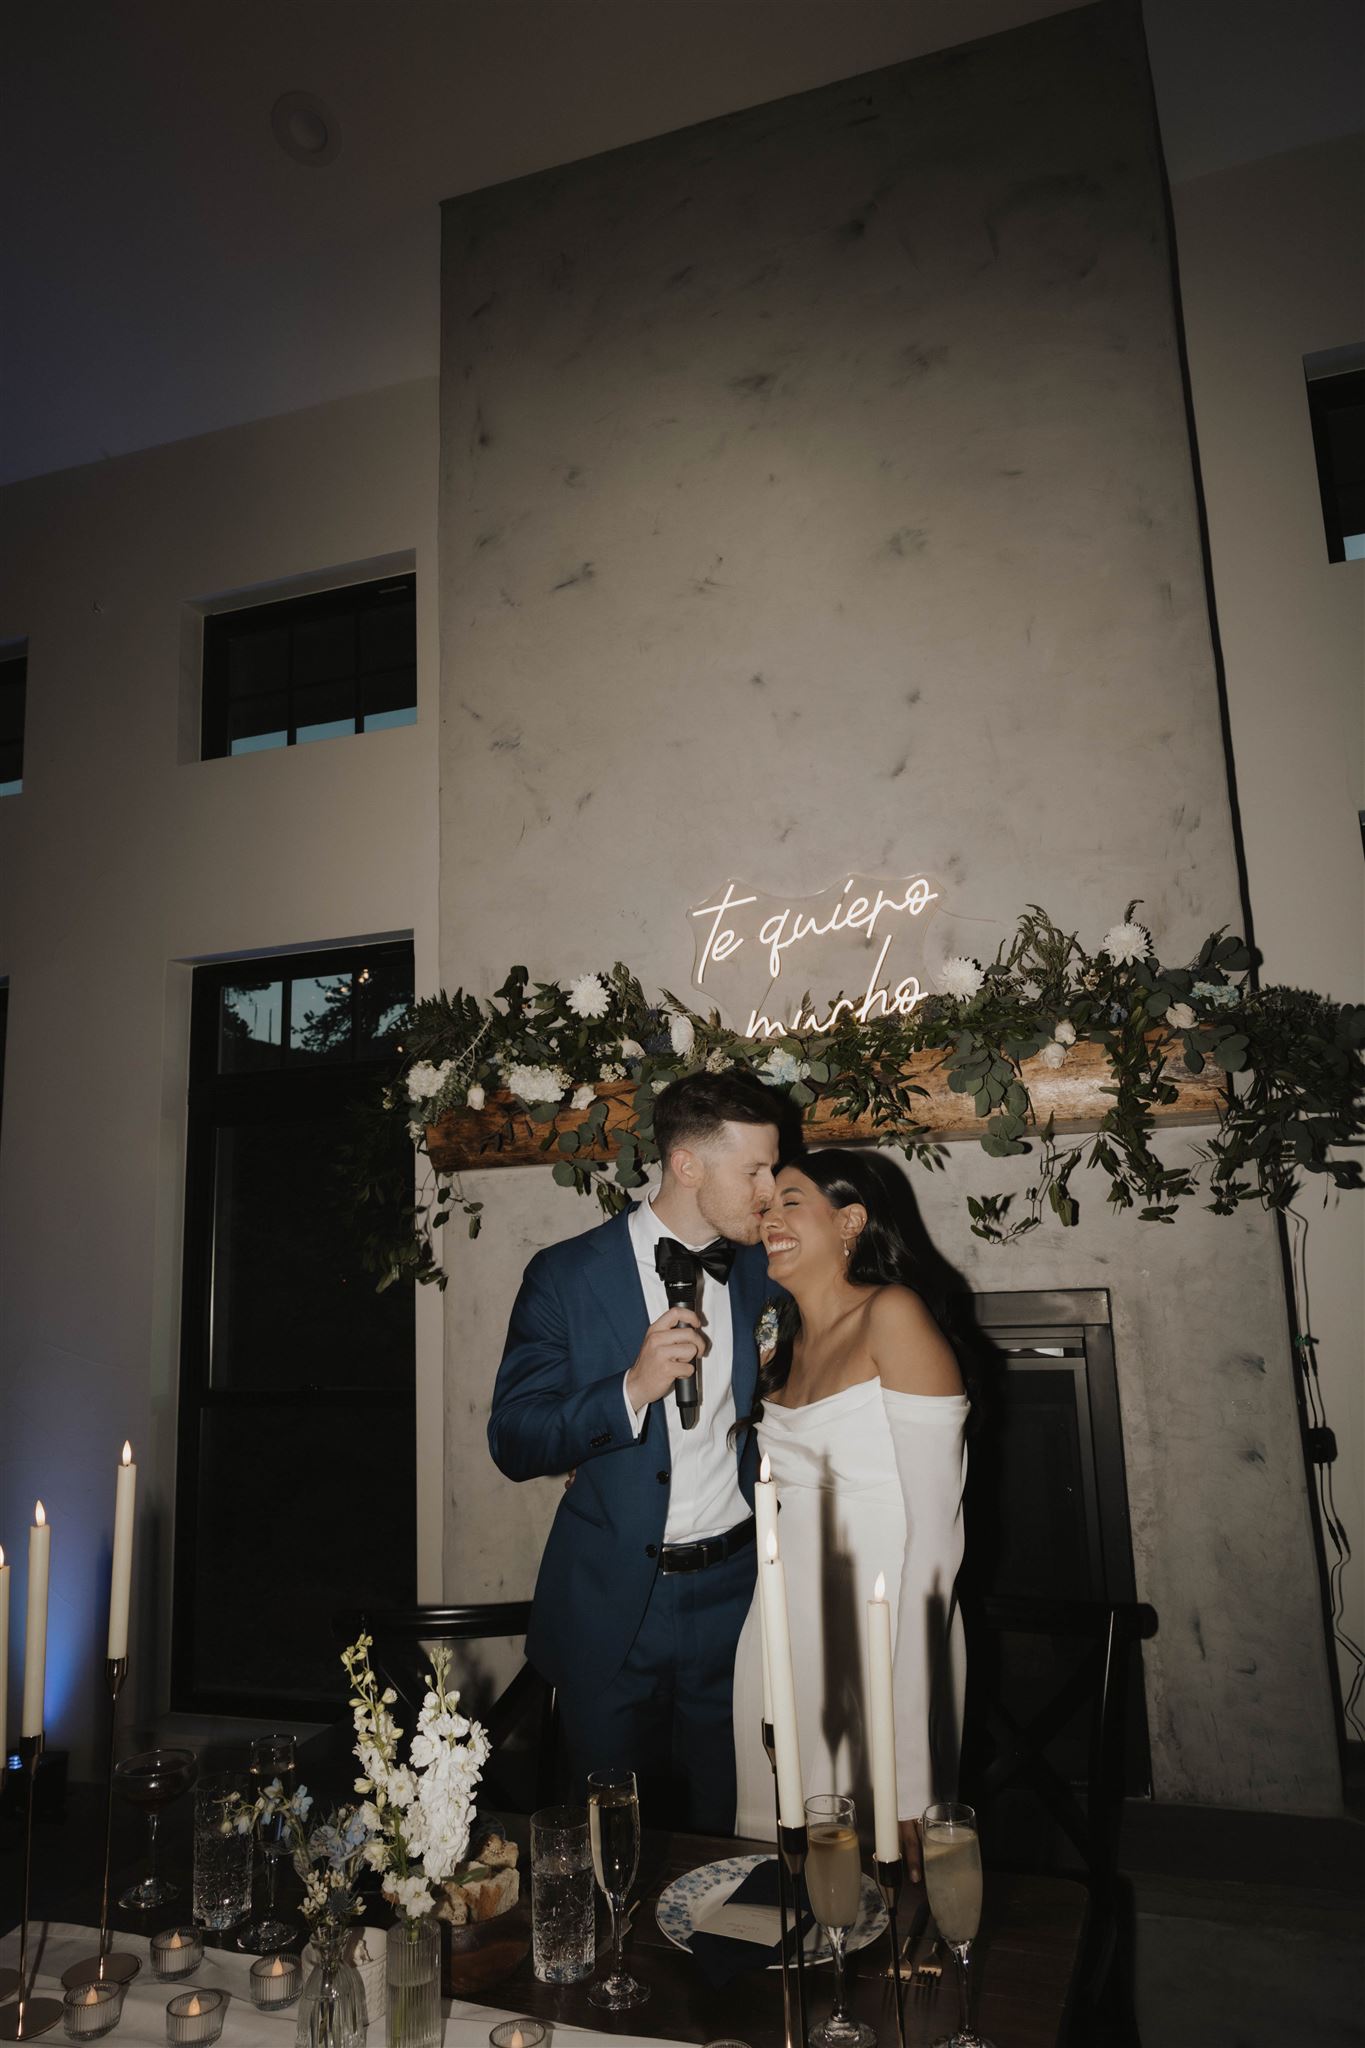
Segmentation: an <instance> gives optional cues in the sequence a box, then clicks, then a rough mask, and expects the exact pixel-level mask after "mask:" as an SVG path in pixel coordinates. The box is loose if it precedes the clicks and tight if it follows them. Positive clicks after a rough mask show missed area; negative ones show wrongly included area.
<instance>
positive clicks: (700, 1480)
mask: <svg viewBox="0 0 1365 2048" xmlns="http://www.w3.org/2000/svg"><path fill="white" fill-rule="evenodd" d="M672 1236H673V1232H672V1231H671V1230H666V1229H665V1228H664V1226H663V1224H662V1223H661V1222H660V1221H659V1219H658V1217H657V1216H656V1215H655V1213H654V1204H653V1203H652V1202H638V1203H637V1204H636V1206H635V1207H634V1208H633V1209H632V1210H631V1212H630V1241H631V1244H632V1246H633V1247H634V1251H635V1263H636V1265H637V1266H638V1267H639V1269H640V1285H641V1287H642V1288H643V1289H644V1296H645V1313H646V1315H647V1316H648V1318H649V1320H650V1322H651V1323H652V1322H656V1321H657V1320H658V1318H659V1317H660V1316H661V1315H662V1314H663V1312H664V1310H665V1309H666V1308H667V1307H668V1295H667V1293H666V1292H665V1289H664V1283H663V1281H662V1280H661V1279H660V1278H659V1274H658V1271H657V1269H656V1267H655V1264H654V1247H655V1246H656V1245H657V1244H658V1243H659V1242H660V1240H661V1239H662V1238H665V1237H672ZM707 1242H708V1243H710V1242H711V1240H710V1239H709V1238H708V1239H707ZM688 1249H689V1251H700V1250H701V1249H702V1247H701V1246H700V1245H689V1247H688ZM697 1312H698V1314H699V1315H700V1317H701V1320H702V1328H703V1330H704V1332H705V1335H706V1339H707V1350H706V1355H705V1357H703V1358H700V1359H698V1361H697V1377H698V1381H699V1383H700V1386H701V1418H700V1420H699V1421H698V1423H697V1426H696V1428H695V1429H684V1428H683V1426H682V1421H681V1419H680V1417H679V1415H678V1404H677V1402H676V1401H675V1400H674V1399H673V1391H672V1389H671V1388H670V1389H669V1391H668V1393H667V1394H665V1395H664V1397H663V1399H662V1401H661V1402H660V1403H659V1404H658V1405H659V1406H660V1407H661V1408H662V1409H663V1411H664V1415H665V1417H666V1418H667V1424H668V1442H669V1447H670V1450H671V1451H672V1462H673V1481H672V1485H671V1486H670V1488H669V1494H668V1518H667V1520H666V1521H665V1523H664V1542H665V1543H695V1542H697V1541H699V1540H700V1538H701V1537H703V1536H720V1535H723V1534H724V1532H725V1531H726V1530H727V1529H733V1528H734V1527H735V1524H736V1523H737V1522H743V1521H745V1520H746V1519H747V1518H748V1516H749V1514H750V1513H751V1512H752V1510H751V1509H750V1507H749V1504H748V1502H747V1501H746V1500H745V1498H744V1495H743V1494H742V1493H741V1492H740V1487H739V1462H738V1459H737V1458H736V1455H735V1446H734V1444H733V1442H732V1441H731V1440H730V1431H731V1430H732V1429H733V1427H734V1424H735V1392H734V1388H733V1386H732V1385H731V1368H732V1366H733V1364H734V1350H735V1346H734V1331H733V1329H732V1326H731V1320H730V1289H729V1286H728V1285H722V1283H721V1282H720V1281H719V1280H717V1279H716V1277H715V1275H714V1274H712V1273H702V1274H701V1276H700V1281H699V1285H698V1288H697ZM627 1377H629V1375H627ZM622 1385H623V1398H624V1400H625V1404H626V1413H627V1415H628V1416H629V1417H630V1426H631V1430H632V1432H633V1434H634V1435H635V1436H636V1437H638V1436H639V1434H640V1431H641V1430H642V1429H643V1427H644V1421H645V1409H644V1408H642V1409H641V1410H640V1412H639V1414H638V1415H637V1414H636V1412H635V1410H634V1409H633V1408H632V1407H631V1405H630V1396H629V1394H626V1393H625V1392H624V1382H623V1383H622ZM647 1406H648V1403H646V1407H647ZM656 1427H657V1424H656Z"/></svg>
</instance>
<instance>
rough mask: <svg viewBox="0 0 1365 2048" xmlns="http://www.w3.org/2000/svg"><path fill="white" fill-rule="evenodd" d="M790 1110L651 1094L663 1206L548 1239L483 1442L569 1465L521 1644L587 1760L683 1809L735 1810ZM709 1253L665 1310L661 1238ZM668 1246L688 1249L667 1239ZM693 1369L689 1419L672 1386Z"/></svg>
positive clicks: (499, 1453)
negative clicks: (760, 1418) (763, 1385)
mask: <svg viewBox="0 0 1365 2048" xmlns="http://www.w3.org/2000/svg"><path fill="white" fill-rule="evenodd" d="M784 1108H785V1106H784V1105H783V1104H782V1101H781V1098H780V1097H778V1096H775V1095H773V1094H771V1093H770V1092H769V1091H768V1090H767V1089H766V1088H763V1087H762V1086H761V1085H760V1084H759V1083H758V1082H757V1081H754V1080H752V1079H751V1078H750V1077H749V1076H747V1075H742V1074H735V1073H725V1074H690V1075H688V1076H686V1077H685V1078H684V1079H683V1080H681V1081H675V1082H673V1083H672V1084H671V1085H670V1086H669V1087H668V1088H666V1089H665V1090H664V1091H663V1093H662V1094H661V1095H660V1096H659V1099H658V1101H657V1102H656V1103H655V1105H654V1134H655V1137H656V1139H657V1141H658V1146H659V1153H660V1157H661V1160H662V1166H663V1173H662V1179H661V1181H660V1185H659V1189H658V1192H657V1194H656V1195H655V1197H654V1199H653V1201H652V1202H649V1201H645V1202H641V1203H639V1204H637V1205H636V1206H634V1207H633V1208H631V1209H630V1210H629V1211H628V1212H627V1213H626V1214H624V1215H621V1216H616V1217H613V1218H612V1220H611V1221H610V1222H609V1223H604V1224H602V1225H601V1226H600V1227H599V1228H598V1229H596V1230H590V1231H588V1232H586V1233H585V1234H584V1235H583V1236H581V1237H578V1238H571V1239H569V1240H568V1241H567V1242H566V1243H563V1244H556V1245H551V1246H549V1247H548V1248H547V1249H546V1250H544V1251H541V1252H537V1254H536V1256H535V1257H534V1258H533V1259H532V1260H531V1263H530V1265H529V1266H528V1267H527V1268H526V1272H525V1275H524V1277H523V1279H522V1283H521V1291H520V1293H519V1294H518V1296H517V1300H516V1306H515V1307H514V1309H513V1311H512V1321H511V1325H510V1328H509V1329H508V1333H507V1344H506V1348H505V1349H504V1351H503V1356H502V1365H501V1367H500V1368H499V1371H498V1378H497V1384H496V1386H495V1387H494V1390H493V1408H492V1413H491V1415H490V1417H489V1422H488V1442H489V1447H490V1449H491V1451H492V1453H493V1457H494V1460H495V1462H496V1463H497V1465H498V1467H499V1469H500V1470H501V1471H503V1472H505V1473H506V1475H507V1477H508V1478H509V1479H538V1478H542V1477H544V1476H545V1475H546V1474H551V1473H554V1474H560V1473H570V1474H571V1475H572V1477H571V1479H570V1481H569V1484H568V1486H567V1488H566V1490H565V1493H564V1498H563V1499H562V1500H561V1501H560V1503H559V1508H558V1511H557V1513H556V1515H555V1519H554V1524H553V1527H552V1528H551V1530H550V1535H549V1539H548V1541H547V1543H546V1546H545V1554H544V1557H543V1558H542V1560H541V1567H540V1577H539V1579H538V1580H537V1582H536V1593H535V1603H534V1606H533V1608H532V1612H531V1626H530V1629H529V1631H528V1633H527V1638H526V1654H527V1656H528V1657H529V1659H530V1661H531V1663H532V1664H534V1665H535V1667H536V1669H537V1670H538V1671H539V1672H540V1673H541V1675H542V1676H543V1677H544V1678H547V1679H548V1680H549V1681H550V1683H551V1684H552V1685H554V1686H555V1687H556V1688H557V1690H558V1697H559V1710H560V1716H561V1720H562V1725H563V1728H564V1734H565V1738H566V1741H567V1744H568V1750H569V1760H570V1764H571V1767H572V1771H573V1777H574V1796H575V1797H581V1796H582V1792H583V1780H584V1778H585V1776H586V1774H587V1773H588V1772H589V1771H592V1770H596V1769H599V1768H604V1767H606V1766H608V1765H613V1764H615V1765H622V1766H625V1767H627V1768H630V1769H634V1770H635V1772H636V1773H637V1776H638V1777H639V1778H640V1779H641V1780H642V1781H645V1782H653V1781H659V1780H670V1779H672V1780H677V1779H682V1780H683V1781H684V1782H685V1784H686V1788H687V1818H688V1822H689V1824H690V1825H691V1826H692V1827H693V1828H694V1829H696V1830H697V1831H698V1832H699V1833H703V1834H729V1833H732V1832H733V1829H734V1818H735V1764H734V1737H733V1731H732V1725H731V1705H730V1693H731V1682H732V1677H733V1672H734V1662H735V1645H736V1643H737V1641H738V1638H739V1632H740V1628H741V1626H742V1625H743V1622H744V1617H745V1615H746V1613H747V1612H748V1609H749V1603H750V1600H751V1597H752V1595H753V1590H754V1574H755V1556H754V1521H753V1482H754V1467H755V1463H756V1454H755V1451H754V1446H753V1434H752V1432H751V1431H746V1432H745V1433H744V1434H743V1435H742V1436H741V1437H740V1438H739V1439H738V1441H736V1440H735V1439H733V1438H732V1437H731V1434H730V1432H731V1430H732V1429H733V1426H734V1423H735V1421H736V1419H742V1418H743V1417H745V1416H746V1415H748V1413H749V1411H750V1409H751V1407H752V1405H753V1398H754V1387H755V1382H756V1378H757V1371H758V1361H757V1354H756V1351H755V1347H754V1325H755V1323H756V1322H757V1319H758V1315H759V1312H760V1309H761V1307H762V1305H763V1302H764V1300H765V1299H766V1297H767V1296H768V1294H769V1292H770V1289H769V1286H768V1281H767V1262H766V1258H765V1255H764V1253H763V1251H762V1249H761V1248H760V1246H759V1243H758V1231H759V1222H760V1219H761V1217H762V1215H763V1212H764V1210H765V1209H766V1208H767V1207H768V1204H769V1203H770V1201H771V1200H772V1193H773V1174H774V1171H775V1170H776V1167H777V1164H778V1147H779V1138H778V1132H779V1118H781V1117H782V1116H783V1114H784ZM665 1239H671V1240H673V1241H674V1242H675V1243H676V1244H680V1245H684V1246H686V1247H687V1248H688V1249H689V1250H690V1251H691V1252H693V1253H694V1254H695V1255H697V1262H696V1271H697V1277H698V1307H699V1309H700V1314H699V1315H696V1314H693V1313H692V1311H691V1310H690V1309H685V1308H673V1309H670V1308H669V1307H668V1305H667V1297H666V1295H665V1293H664V1286H663V1282H662V1280H661V1279H660V1278H659V1276H658V1272H657V1270H656V1264H655V1251H656V1247H657V1246H658V1245H659V1243H660V1242H661V1241H662V1240H665ZM675 1256H676V1254H675ZM694 1373H697V1374H699V1376H700V1385H701V1414H700V1419H699V1421H698V1423H697V1425H696V1427H695V1428H693V1429H690V1430H684V1429H683V1427H682V1424H681V1421H680V1419H679V1414H678V1408H677V1403H676V1401H675V1400H674V1395H673V1387H674V1382H675V1381H676V1380H678V1379H690V1378H691V1377H692V1376H693V1374H694Z"/></svg>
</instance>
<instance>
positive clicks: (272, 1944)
mask: <svg viewBox="0 0 1365 2048" xmlns="http://www.w3.org/2000/svg"><path fill="white" fill-rule="evenodd" d="M297 1776H298V1756H297V1753H296V1751H295V1747H294V1738H293V1736H292V1735H258V1736H257V1737H256V1739H255V1741H254V1742H253V1743H252V1745H251V1785H252V1790H253V1792H255V1793H256V1795H257V1797H258V1798H259V1796H260V1794H261V1793H262V1792H265V1791H267V1790H268V1789H269V1787H270V1786H272V1785H274V1784H276V1783H278V1784H279V1787H280V1790H281V1791H282V1792H283V1793H284V1796H285V1798H286V1799H288V1798H289V1797H290V1796H291V1795H292V1793H293V1791H294V1784H295V1780H296V1778H297ZM256 1840H257V1841H258V1843H259V1844H260V1850H261V1854H262V1856H263V1857H264V1858H265V1911H264V1913H262V1915H261V1917H260V1918H259V1920H249V1921H248V1922H247V1924H246V1926H245V1927H244V1928H243V1929H242V1931H241V1933H240V1934H239V1935H238V1937H237V1946H238V1947H239V1948H244V1949H252V1950H257V1951H259V1952H260V1953H261V1954H262V1955H267V1954H269V1953H270V1951H271V1950H272V1949H278V1948H283V1947H285V1945H286V1944H287V1943H288V1942H290V1941H292V1940H293V1938H294V1932H295V1930H294V1928H293V1926H292V1925H291V1924H290V1922H289V1921H288V1920H281V1919H280V1918H279V1917H278V1915H277V1914H276V1911H275V1884H276V1880H277V1877H278V1873H279V1867H280V1858H281V1856H283V1855H285V1854H286V1853H287V1852H288V1848H289V1843H288V1839H287V1837H286V1835H285V1828H284V1821H283V1818H282V1817H281V1816H280V1815H279V1814H276V1815H274V1816H273V1818H272V1819H270V1820H265V1819H261V1820H259V1821H258V1822H257V1823H256Z"/></svg>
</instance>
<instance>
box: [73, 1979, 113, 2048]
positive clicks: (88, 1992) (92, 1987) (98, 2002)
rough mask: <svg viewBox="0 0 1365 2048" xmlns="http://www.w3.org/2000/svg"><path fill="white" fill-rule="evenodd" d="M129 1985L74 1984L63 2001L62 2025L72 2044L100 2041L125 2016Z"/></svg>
mask: <svg viewBox="0 0 1365 2048" xmlns="http://www.w3.org/2000/svg"><path fill="white" fill-rule="evenodd" d="M127 1989H128V1986H127V1985H126V1984H73V1985H72V1987H71V1989H70V1990H69V1991H68V1992H67V1994H66V1997H65V1998H64V1999H63V2000H62V2026H63V2027H64V2028H65V2030H66V2037H67V2039H68V2040H69V2041H98V2040H99V2038H100V2036H101V2034H107V2033H109V2032H110V2030H111V2029H112V2028H114V2027H116V2026H117V2025H118V2023H119V2021H120V2019H121V2018H122V2017H123V1994H124V1992H125V1991H126V1990H127Z"/></svg>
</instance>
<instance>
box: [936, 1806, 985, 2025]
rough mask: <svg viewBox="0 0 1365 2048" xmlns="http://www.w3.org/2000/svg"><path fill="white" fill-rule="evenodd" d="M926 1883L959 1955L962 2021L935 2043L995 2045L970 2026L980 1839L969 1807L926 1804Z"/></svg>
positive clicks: (978, 1911)
mask: <svg viewBox="0 0 1365 2048" xmlns="http://www.w3.org/2000/svg"><path fill="white" fill-rule="evenodd" d="M920 1850H921V1853H922V1855H923V1857H924V1885H925V1890H926V1891H927V1892H928V1894H929V1910H930V1912H931V1913H932V1914H933V1916H934V1925H935V1926H936V1927H937V1929H938V1931H939V1933H940V1934H941V1935H942V1936H943V1939H944V1940H945V1941H946V1942H947V1944H948V1946H949V1948H950V1949H951V1950H952V1952H953V1954H954V1956H955V1957H956V1958H957V1990H958V2005H959V2014H960V2018H959V2025H958V2030H957V2032H956V2033H955V2034H945V2035H944V2036H943V2037H942V2039H941V2040H939V2041H936V2042H935V2043H934V2048H991V2044H990V2042H989V2041H984V2040H983V2039H982V2038H981V2036H980V2034H978V2033H975V2032H974V2031H973V2028H972V2011H971V1997H970V1983H969V1979H968V1974H967V1973H968V1965H969V1963H970V1961H971V1952H972V1943H973V1941H975V1939H976V1930H977V1928H978V1927H979V1926H980V1924H981V1842H980V1838H979V1837H978V1835H977V1831H976V1815H975V1813H974V1812H973V1811H972V1809H971V1807H970V1806H961V1805H958V1804H956V1803H955V1802H954V1801H952V1800H945V1801H943V1802H942V1803H941V1804H940V1805H937V1806H928V1807H926V1808H925V1810H924V1818H923V1820H921V1822H920Z"/></svg>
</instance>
